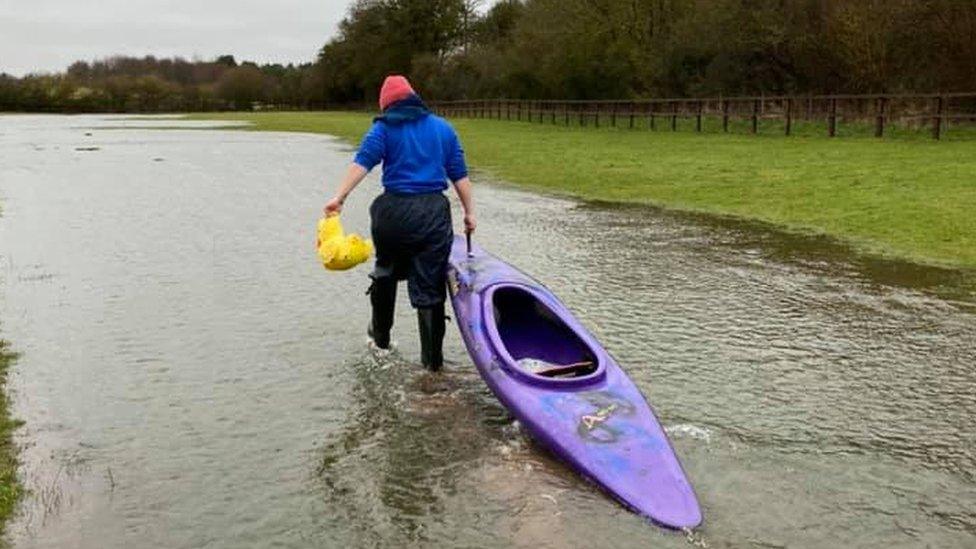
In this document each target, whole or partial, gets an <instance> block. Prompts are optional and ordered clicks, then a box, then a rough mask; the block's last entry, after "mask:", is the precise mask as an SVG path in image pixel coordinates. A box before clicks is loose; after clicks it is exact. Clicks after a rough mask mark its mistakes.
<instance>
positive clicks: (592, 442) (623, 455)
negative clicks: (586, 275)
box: [448, 237, 702, 529]
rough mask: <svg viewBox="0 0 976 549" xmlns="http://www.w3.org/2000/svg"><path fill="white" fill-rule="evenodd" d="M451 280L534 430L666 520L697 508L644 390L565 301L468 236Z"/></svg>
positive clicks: (678, 523)
mask: <svg viewBox="0 0 976 549" xmlns="http://www.w3.org/2000/svg"><path fill="white" fill-rule="evenodd" d="M448 285H449V288H450V293H451V301H452V302H453V304H454V312H455V316H456V318H457V325H458V328H459V329H460V330H461V337H462V339H464V343H465V345H466V346H467V348H468V352H469V353H470V354H471V358H472V359H473V360H474V363H475V365H476V366H477V367H478V371H479V372H480V373H481V377H482V378H484V380H485V382H486V383H487V384H488V387H490V388H491V390H492V392H493V393H494V394H495V396H496V397H498V399H499V400H500V401H501V402H502V404H504V405H505V407H506V408H508V410H509V411H510V412H511V413H512V414H513V415H514V416H515V417H516V418H517V419H518V420H519V422H521V423H522V425H523V426H524V427H525V428H526V429H527V430H528V431H529V433H530V434H531V435H532V436H533V437H534V438H535V439H536V440H537V441H539V442H540V443H541V444H542V445H544V446H546V447H547V448H549V449H550V450H551V451H552V452H553V453H555V455H556V456H557V457H558V458H560V459H561V460H563V461H564V462H566V463H568V464H569V465H570V466H572V467H573V468H575V469H576V470H577V471H578V472H579V473H580V474H582V475H583V476H584V477H586V478H588V479H590V480H591V481H593V482H595V483H596V484H597V485H599V486H600V487H602V488H603V489H604V490H606V491H607V492H608V493H610V494H611V495H613V496H614V497H615V498H616V499H617V500H619V501H620V502H622V503H623V504H624V505H626V506H627V507H629V508H630V509H632V510H634V511H635V512H637V513H638V514H640V515H643V516H646V517H648V518H649V519H651V520H652V521H654V522H655V523H657V524H659V525H662V526H666V527H669V528H675V529H680V528H691V527H695V526H697V525H698V524H700V523H701V520H702V515H701V509H700V508H699V506H698V500H697V499H696V497H695V493H694V491H693V490H692V488H691V485H690V484H689V483H688V479H687V478H686V477H685V473H684V470H683V469H682V468H681V463H680V462H679V461H678V458H677V456H675V453H674V450H673V449H672V448H671V443H670V442H669V441H668V438H667V435H666V434H665V433H664V430H663V429H662V428H661V425H660V423H659V422H658V420H657V418H656V417H655V416H654V412H653V411H651V408H650V406H648V404H647V401H646V400H645V399H644V396H643V395H642V394H641V392H640V390H639V389H637V387H636V386H635V385H634V383H633V382H632V381H631V380H630V378H628V377H627V375H626V374H625V373H624V372H623V370H621V369H620V366H618V365H617V363H616V362H615V361H614V360H613V358H612V357H611V356H610V355H609V354H608V353H607V352H606V351H605V350H604V349H603V347H602V346H601V345H600V344H599V343H598V342H597V341H596V339H595V338H594V337H593V336H592V335H590V333H589V332H587V331H586V329H585V328H583V326H581V325H580V323H579V322H578V321H577V320H576V319H575V318H574V317H573V315H572V314H570V312H569V311H568V310H567V309H566V307H565V306H564V305H563V304H562V303H560V302H559V300H558V299H556V297H555V296H554V295H553V294H552V292H550V291H549V290H547V289H546V288H545V287H544V286H543V285H542V284H539V283H538V282H536V281H535V280H533V279H532V278H531V277H529V276H527V275H525V274H523V273H521V272H520V271H518V270H516V269H515V268H514V267H512V266H511V265H508V264H507V263H505V262H503V261H501V260H499V259H497V258H495V257H493V256H491V255H490V254H487V253H485V252H484V251H483V250H481V249H479V248H478V247H473V248H472V249H471V255H470V256H469V255H468V252H467V246H466V243H465V241H464V238H463V237H456V238H455V240H454V247H453V249H452V250H451V259H450V268H449V271H448Z"/></svg>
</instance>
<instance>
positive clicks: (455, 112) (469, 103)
mask: <svg viewBox="0 0 976 549" xmlns="http://www.w3.org/2000/svg"><path fill="white" fill-rule="evenodd" d="M430 106H431V108H433V109H434V110H435V111H436V112H438V113H439V114H441V115H444V116H447V117H467V118H486V119H494V120H510V121H518V122H534V123H539V124H544V123H548V124H553V125H555V124H562V125H564V126H569V125H570V124H575V125H579V126H584V127H585V126H589V125H592V126H593V127H596V128H599V127H600V126H601V124H602V125H604V126H610V127H626V128H629V129H636V128H640V127H643V128H646V129H649V130H656V129H657V127H658V122H659V121H666V122H667V125H668V127H669V128H670V130H671V131H677V130H678V121H679V120H688V119H691V120H693V121H694V131H696V132H702V131H703V130H704V127H705V122H706V121H708V122H709V123H712V122H714V123H715V124H716V126H718V127H721V130H722V131H723V132H729V131H730V121H737V120H738V121H743V120H744V121H747V122H748V124H747V127H748V132H749V133H753V134H755V133H759V131H760V125H761V124H762V123H766V124H768V123H770V122H775V123H777V124H778V125H780V126H781V128H782V131H783V133H784V134H785V135H791V134H793V133H794V132H795V131H796V123H797V122H801V121H802V122H822V123H826V124H825V125H826V133H827V135H828V136H829V137H836V136H837V135H838V131H839V129H840V127H841V124H850V123H854V122H856V123H859V124H862V125H863V124H865V123H868V124H873V126H874V135H875V136H876V137H884V135H885V132H886V131H887V130H888V128H889V125H890V124H891V123H893V122H897V123H899V124H903V125H906V126H908V127H914V128H923V127H928V128H929V129H930V130H931V134H932V137H933V138H934V139H941V138H942V136H943V135H944V133H945V131H946V128H947V127H948V126H949V124H950V123H953V122H959V123H968V124H976V93H943V94H887V95H808V96H762V97H724V98H723V97H718V98H682V99H638V100H551V99H547V100H531V99H477V100H461V101H432V102H430Z"/></svg>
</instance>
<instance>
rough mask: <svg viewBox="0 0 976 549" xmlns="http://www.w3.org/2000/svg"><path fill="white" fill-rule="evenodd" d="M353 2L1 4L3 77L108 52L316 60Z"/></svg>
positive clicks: (76, 0)
mask: <svg viewBox="0 0 976 549" xmlns="http://www.w3.org/2000/svg"><path fill="white" fill-rule="evenodd" d="M350 3H351V0H261V1H257V0H0V72H7V73H10V74H13V75H15V76H23V75H24V74H26V73H29V72H39V71H47V72H52V71H60V70H64V69H65V68H67V67H68V65H70V64H71V63H72V62H74V61H76V60H79V59H82V60H86V61H90V60H92V59H97V58H102V57H106V56H109V55H115V54H125V55H147V54H153V55H156V56H158V57H170V56H182V57H185V58H187V59H192V58H194V57H199V58H201V59H211V58H214V57H216V56H217V55H221V54H224V53H229V54H232V55H234V57H236V58H237V59H238V60H242V59H247V60H253V61H258V62H280V63H289V62H295V63H299V62H304V61H312V60H314V58H315V54H316V52H317V51H318V50H319V48H321V47H322V45H323V44H325V42H326V41H327V40H328V39H329V38H330V37H332V36H333V35H334V34H335V32H336V25H337V24H338V23H339V21H340V20H342V18H343V17H344V16H345V14H346V9H347V7H348V6H349V4H350Z"/></svg>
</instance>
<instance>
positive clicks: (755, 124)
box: [752, 99, 759, 134]
mask: <svg viewBox="0 0 976 549" xmlns="http://www.w3.org/2000/svg"><path fill="white" fill-rule="evenodd" d="M752 133H754V134H755V133H759V100H758V99H754V100H753V101H752Z"/></svg>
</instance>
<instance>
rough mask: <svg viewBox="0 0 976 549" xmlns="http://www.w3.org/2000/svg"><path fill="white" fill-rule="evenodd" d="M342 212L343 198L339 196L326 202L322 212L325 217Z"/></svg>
mask: <svg viewBox="0 0 976 549" xmlns="http://www.w3.org/2000/svg"><path fill="white" fill-rule="evenodd" d="M341 212H342V199H341V198H339V197H338V196H333V197H332V199H331V200H329V201H328V202H326V203H325V207H324V208H322V213H324V214H325V217H329V216H330V215H338V214H339V213H341Z"/></svg>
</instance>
